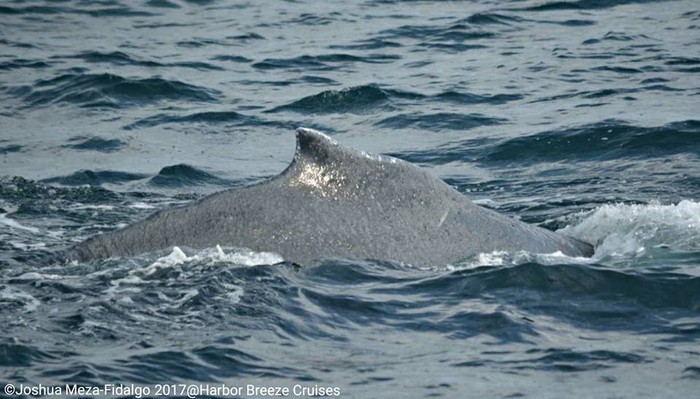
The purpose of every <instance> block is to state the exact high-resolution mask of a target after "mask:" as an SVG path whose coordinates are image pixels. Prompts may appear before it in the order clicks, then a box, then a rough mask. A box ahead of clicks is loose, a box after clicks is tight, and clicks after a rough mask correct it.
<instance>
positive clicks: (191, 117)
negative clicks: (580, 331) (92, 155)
mask: <svg viewBox="0 0 700 399" xmlns="http://www.w3.org/2000/svg"><path fill="white" fill-rule="evenodd" d="M171 123H204V124H225V125H227V126H246V125H251V126H267V125H275V126H277V124H276V123H275V122H270V121H266V120H264V119H261V118H258V117H255V116H250V115H245V114H241V113H238V112H235V111H205V112H195V113H192V114H187V115H171V114H157V115H153V116H149V117H146V118H143V119H141V120H138V121H136V122H134V123H131V124H129V125H127V126H125V127H124V129H125V130H132V129H139V128H144V127H153V126H159V125H167V124H171Z"/></svg>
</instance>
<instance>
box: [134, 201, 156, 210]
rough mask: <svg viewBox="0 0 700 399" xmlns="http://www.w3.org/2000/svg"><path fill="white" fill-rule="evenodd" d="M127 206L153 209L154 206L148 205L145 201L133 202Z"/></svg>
mask: <svg viewBox="0 0 700 399" xmlns="http://www.w3.org/2000/svg"><path fill="white" fill-rule="evenodd" d="M128 207H129V208H134V209H155V208H156V207H155V206H153V205H149V204H147V203H145V202H134V203H133V204H131V205H129V206H128Z"/></svg>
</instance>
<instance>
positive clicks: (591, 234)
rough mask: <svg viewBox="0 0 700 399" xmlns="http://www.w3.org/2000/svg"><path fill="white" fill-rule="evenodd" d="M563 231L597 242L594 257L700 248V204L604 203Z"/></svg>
mask: <svg viewBox="0 0 700 399" xmlns="http://www.w3.org/2000/svg"><path fill="white" fill-rule="evenodd" d="M581 216H582V217H583V218H582V220H581V221H580V222H579V223H577V224H574V225H570V226H567V227H565V228H563V229H561V230H559V232H560V233H563V234H567V235H569V236H572V237H575V238H578V239H580V240H584V241H587V242H590V243H594V244H595V245H596V253H595V255H594V258H597V259H603V258H608V257H636V256H642V255H643V254H644V253H645V252H646V251H647V250H648V249H649V248H669V249H671V250H674V251H698V250H700V203H698V202H695V201H691V200H683V201H681V202H679V203H678V204H676V205H673V204H671V205H662V204H659V203H651V204H648V205H625V204H612V205H603V206H601V207H599V208H597V209H596V210H594V211H593V212H590V213H588V214H585V215H581Z"/></svg>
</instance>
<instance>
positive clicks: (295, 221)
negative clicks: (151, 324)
mask: <svg viewBox="0 0 700 399" xmlns="http://www.w3.org/2000/svg"><path fill="white" fill-rule="evenodd" d="M296 140H297V148H296V153H295V155H294V159H293V161H292V162H291V164H290V165H289V166H288V167H287V168H286V169H285V170H284V171H283V172H282V173H281V174H279V175H278V176H275V177H273V178H270V179H269V180H266V181H263V182H261V183H258V184H253V185H250V186H246V187H241V188H233V189H229V190H225V191H221V192H218V193H215V194H212V195H210V196H208V197H205V198H203V199H202V200H200V201H198V202H195V203H192V204H189V205H185V206H181V207H175V208H172V209H166V210H162V211H159V212H156V213H155V214H153V215H151V216H150V217H148V218H146V219H145V220H142V221H139V222H136V223H134V224H132V225H129V226H127V227H125V228H123V229H121V230H117V231H112V232H107V233H103V234H99V235H96V236H93V237H91V238H88V239H87V240H85V241H84V242H82V243H80V244H77V245H76V246H74V247H72V248H70V249H69V250H68V251H67V252H68V254H67V255H68V258H69V259H74V260H80V261H87V260H92V259H99V258H109V257H123V256H133V255H137V254H140V253H145V252H149V251H155V250H161V249H168V248H171V247H173V246H183V247H189V248H193V249H201V248H208V247H214V246H216V245H225V246H233V247H239V248H247V249H251V250H254V251H265V252H274V253H278V254H280V255H281V256H282V257H283V258H284V259H285V260H287V261H292V262H295V263H299V264H304V263H307V262H309V261H312V260H320V259H328V258H341V259H358V260H359V259H374V260H388V261H398V262H404V263H408V264H412V265H415V266H435V265H445V264H451V263H455V262H458V261H460V260H462V259H465V258H468V257H470V256H473V255H476V254H479V253H488V252H492V251H497V250H504V251H520V250H524V251H529V252H535V253H553V252H557V251H560V252H562V253H564V254H566V255H570V256H591V255H592V253H593V247H592V246H591V245H590V244H588V243H585V242H582V241H579V240H576V239H574V238H571V237H567V236H564V235H560V234H557V233H555V232H552V231H549V230H546V229H544V228H541V227H538V226H534V225H529V224H526V223H523V222H520V221H518V220H515V219H513V218H510V217H507V216H504V215H502V214H499V213H497V212H495V211H493V210H489V209H486V208H482V207H480V206H478V205H476V204H474V203H473V202H472V201H470V200H469V199H467V198H466V197H465V196H464V195H462V194H461V193H459V192H458V191H456V190H455V189H453V188H452V187H451V186H449V185H448V184H447V183H445V182H444V181H442V180H441V179H439V178H437V177H435V176H433V175H431V174H430V173H428V172H427V171H425V170H423V169H421V168H419V167H417V166H415V165H412V164H410V163H408V162H405V161H402V160H399V159H396V158H392V157H388V156H382V155H371V154H368V153H365V152H362V151H358V150H355V149H352V148H348V147H345V146H343V145H340V144H338V143H337V142H336V141H335V140H333V139H331V138H330V137H328V136H326V135H325V134H323V133H321V132H318V131H315V130H312V129H306V128H299V129H298V130H297V131H296Z"/></svg>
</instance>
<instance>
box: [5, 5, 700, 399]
mask: <svg viewBox="0 0 700 399" xmlns="http://www.w3.org/2000/svg"><path fill="white" fill-rule="evenodd" d="M0 104H2V106H1V107H0V176H2V177H0V326H1V327H0V385H1V386H2V387H3V388H7V389H9V388H8V386H9V385H12V386H13V387H14V388H16V389H20V390H21V389H24V390H25V391H20V392H24V393H25V395H23V396H24V397H33V394H32V392H31V391H27V389H29V388H32V387H35V388H36V387H37V386H39V385H40V384H41V385H42V386H43V387H44V388H46V387H61V386H65V384H78V385H80V386H83V387H102V386H104V384H117V385H119V384H124V385H125V386H131V385H130V384H134V386H140V387H155V386H156V384H161V385H162V384H174V385H175V386H176V387H179V386H180V384H184V386H189V385H190V384H192V385H196V386H199V385H207V384H208V385H210V386H227V387H246V386H249V385H250V386H254V387H287V388H288V389H290V390H291V389H294V388H295V387H303V388H306V389H307V391H304V392H305V393H304V394H302V395H301V396H309V395H310V393H311V394H313V393H318V392H319V390H320V388H325V387H331V388H337V391H333V390H332V391H331V393H339V394H340V397H347V398H399V397H405V398H422V397H445V398H565V397H566V398H569V397H572V398H691V397H697V395H698V392H700V4H699V3H698V2H697V1H696V0H679V1H655V0H566V1H556V0H551V1H549V0H511V1H507V0H504V1H452V2H448V1H390V0H386V1H385V0H359V1H336V0H331V1H323V2H321V1H301V0H299V1H272V0H269V1H206V0H198V1H195V0H191V1H185V0H149V1H146V0H143V1H127V0H103V1H93V0H91V1H87V0H85V1H77V0H75V1H68V0H65V1H63V0H54V1H18V0H8V1H3V2H2V3H0ZM299 126H305V127H310V128H315V129H318V130H321V131H324V132H326V133H327V134H329V135H331V136H332V137H333V138H334V139H336V140H337V141H339V142H341V143H343V144H346V145H349V146H352V147H356V148H359V149H361V150H365V151H368V152H372V153H379V154H384V155H390V156H394V157H397V158H401V159H403V160H406V161H409V162H412V163H414V164H416V165H419V166H420V167H423V168H425V169H427V170H429V171H431V172H432V173H433V174H435V175H437V176H439V177H441V178H442V179H444V180H445V181H447V182H448V183H449V184H450V185H452V186H454V187H455V189H456V190H458V191H459V192H461V193H463V194H464V195H466V196H468V197H469V198H471V199H472V200H474V201H475V202H477V203H478V204H480V205H483V206H485V207H488V208H492V209H495V210H497V211H499V212H501V213H504V214H506V215H509V216H512V217H514V218H519V219H521V220H523V221H525V222H528V223H533V224H537V225H540V226H543V227H545V228H548V229H551V230H560V231H562V232H563V233H565V234H569V235H571V236H574V237H576V238H579V239H582V240H586V241H589V242H591V243H594V244H595V245H596V246H597V249H596V253H595V255H594V256H593V258H591V259H584V258H570V257H566V256H563V255H560V254H535V253H525V252H515V253H508V252H491V253H481V254H479V255H478V256H474V257H472V258H469V259H464V260H463V261H461V262H458V263H456V264H452V265H443V264H435V265H433V266H432V267H428V268H418V267H414V266H412V265H408V264H399V263H395V262H391V260H366V261H348V260H338V259H336V260H323V259H321V260H318V261H316V262H312V263H309V264H304V265H294V264H292V263H290V262H286V261H285V260H284V259H283V258H281V257H280V256H278V255H276V254H274V253H255V252H251V251H249V250H246V249H245V248H237V247H235V243H221V246H220V247H215V248H209V249H206V250H198V251H197V250H191V249H188V248H171V249H167V250H164V251H161V252H156V253H148V254H143V255H140V256H136V257H133V258H128V259H109V260H100V261H92V262H88V263H77V262H72V263H68V264H57V263H54V262H47V261H44V260H45V259H46V258H47V257H50V255H51V254H53V253H56V252H58V251H60V250H63V249H65V248H67V247H69V246H70V245H72V244H74V243H77V242H80V241H82V240H83V239H85V238H86V237H89V236H91V235H93V234H96V233H98V232H104V231H110V230H114V229H117V228H120V227H123V226H125V225H128V224H129V223H131V222H134V221H137V220H140V219H142V218H144V217H146V216H147V215H149V214H151V213H153V212H154V211H156V210H158V209H163V208H168V207H171V206H175V205H179V204H186V203H190V202H192V201H195V200H197V199H199V198H202V197H204V196H206V195H207V194H210V193H212V192H216V191H220V190H223V189H228V188H231V187H240V186H244V185H247V184H251V183H255V182H259V181H261V180H263V179H266V178H269V177H271V176H274V175H276V174H278V173H279V172H280V171H282V170H283V169H284V168H285V167H286V166H287V165H288V164H289V162H290V161H291V159H292V156H293V154H294V150H295V142H294V140H295V138H294V129H295V128H297V127H299ZM261 223H264V221H261ZM22 387H23V388H22ZM40 393H41V392H40ZM43 393H44V394H45V396H46V397H48V396H49V393H47V391H44V392H43ZM63 394H64V396H65V395H66V393H65V392H64V393H63ZM161 394H162V395H161V396H160V397H163V396H171V397H174V396H178V397H179V396H186V395H182V392H179V391H178V392H175V391H168V392H165V391H162V392H161ZM195 394H197V395H194V396H200V397H205V396H226V395H221V394H214V395H209V394H207V393H206V392H204V393H202V392H195ZM3 395H5V397H18V396H10V395H8V391H7V390H5V391H4V393H3ZM68 396H70V395H68ZM108 396H124V397H134V396H135V395H130V394H126V395H119V394H112V395H108V394H105V392H101V393H100V394H99V395H92V397H108ZM150 396H151V397H157V396H156V392H155V391H154V390H152V391H151V392H150ZM238 396H240V397H257V398H262V397H270V396H265V395H261V394H259V392H258V394H257V395H248V393H247V392H246V391H243V392H242V393H241V394H240V395H238ZM289 397H298V395H295V394H294V393H290V394H289Z"/></svg>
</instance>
